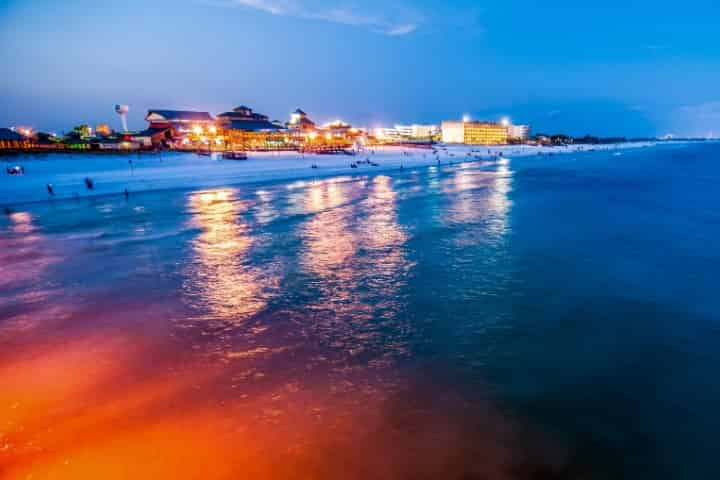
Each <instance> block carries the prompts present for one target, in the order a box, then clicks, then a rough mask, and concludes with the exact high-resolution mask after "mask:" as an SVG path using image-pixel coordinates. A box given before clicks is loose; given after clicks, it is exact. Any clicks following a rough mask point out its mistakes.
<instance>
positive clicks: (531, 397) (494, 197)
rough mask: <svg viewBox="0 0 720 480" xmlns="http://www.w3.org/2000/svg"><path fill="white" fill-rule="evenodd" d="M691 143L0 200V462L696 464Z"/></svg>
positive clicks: (708, 293)
mask: <svg viewBox="0 0 720 480" xmlns="http://www.w3.org/2000/svg"><path fill="white" fill-rule="evenodd" d="M39 161H40V160H36V159H25V158H20V159H13V162H15V163H17V162H21V163H24V164H25V165H26V168H28V165H29V167H32V166H33V162H39ZM42 161H43V162H46V163H44V164H43V165H45V167H43V168H47V162H49V161H51V160H42ZM168 161H172V160H168ZM269 161H270V160H269ZM719 161H720V145H718V144H714V143H697V144H669V145H661V146H655V147H648V148H638V149H626V150H623V151H595V152H591V151H585V152H576V153H567V154H561V155H552V156H550V155H543V156H526V157H518V158H501V159H498V160H484V161H476V162H463V163H455V164H448V163H447V162H444V163H442V164H440V165H432V164H428V165H410V166H409V167H407V168H403V169H402V170H400V169H394V170H391V171H381V172H378V171H373V170H372V169H371V168H369V167H368V168H364V169H363V168H361V169H359V170H358V171H357V172H352V173H353V174H352V175H350V174H344V173H337V174H334V175H331V176H324V177H318V178H304V179H291V180H277V179H275V180H272V181H264V182H263V181H256V182H253V183H244V184H227V185H222V186H217V185H213V186H207V185H203V186H202V187H197V188H158V189H153V190H151V191H145V192H140V193H135V192H133V193H132V194H131V195H130V197H129V198H127V199H125V198H124V197H123V196H122V195H102V196H97V197H79V198H65V199H54V200H53V199H50V200H43V201H33V202H26V203H23V202H19V203H17V202H15V203H12V204H9V208H10V211H9V212H7V213H6V214H5V215H3V216H2V218H0V265H2V268H1V269H0V478H3V479H5V478H8V479H10V478H29V477H28V475H32V478H34V479H37V478H81V477H93V478H98V477H102V478H108V479H114V478H166V477H173V478H256V479H262V478H298V479H302V478H307V479H310V478H313V479H317V478H323V479H324V478H344V479H355V478H356V479H361V478H362V479H370V478H373V479H395V478H398V479H424V478H428V479H430V478H456V479H475V478H477V479H515V478H517V479H540V478H543V479H546V478H558V479H565V478H568V479H569V478H583V479H617V478H632V479H636V480H637V479H657V478H698V479H700V478H702V479H706V478H718V477H719V476H720V464H718V462H717V459H716V458H715V457H716V455H715V450H716V444H715V441H716V435H717V432H718V431H719V430H720V410H719V409H718V408H717V405H720V382H719V381H718V380H717V373H716V370H717V368H716V367H717V365H720V348H719V346H720V295H718V294H717V290H718V287H717V284H718V272H719V271H720V241H718V239H719V238H720V208H719V207H720V196H718V193H717V192H718V188H717V185H718V182H720V163H719ZM123 168H125V167H123ZM158 168H160V167H158ZM28 169H29V170H30V169H31V168H28ZM58 175H59V177H58V178H62V175H61V174H58ZM28 178H30V177H28ZM100 178H102V177H100ZM8 185H12V184H11V183H8V182H7V181H6V182H4V183H3V188H6V187H7V186H8ZM7 188H12V187H7ZM0 197H2V198H10V197H12V193H10V194H9V193H8V191H7V190H6V191H5V192H4V193H3V194H2V195H0Z"/></svg>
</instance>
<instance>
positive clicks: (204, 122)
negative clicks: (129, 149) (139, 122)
mask: <svg viewBox="0 0 720 480" xmlns="http://www.w3.org/2000/svg"><path fill="white" fill-rule="evenodd" d="M145 121H146V122H148V130H166V129H170V130H171V136H172V137H173V138H182V137H184V136H186V135H192V134H195V135H201V134H202V133H204V132H207V131H209V130H212V128H213V127H214V126H215V119H213V117H212V116H211V115H210V114H209V113H208V112H194V111H190V110H148V113H147V115H146V116H145Z"/></svg>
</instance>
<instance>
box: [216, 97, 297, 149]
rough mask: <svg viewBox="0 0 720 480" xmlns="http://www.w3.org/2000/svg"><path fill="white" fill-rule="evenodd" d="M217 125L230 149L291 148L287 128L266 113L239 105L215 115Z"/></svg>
mask: <svg viewBox="0 0 720 480" xmlns="http://www.w3.org/2000/svg"><path fill="white" fill-rule="evenodd" d="M217 126H218V128H219V129H220V132H221V134H222V135H223V136H224V141H225V144H226V148H228V149H230V150H256V151H269V150H287V149H288V148H291V142H290V137H289V135H288V131H287V129H285V128H284V127H283V126H282V125H278V124H277V123H275V122H271V121H270V120H269V118H268V117H267V116H266V115H263V114H261V113H255V112H253V110H252V108H250V107H246V106H245V105H241V106H239V107H237V108H234V109H233V110H232V111H230V112H224V113H221V114H219V115H217Z"/></svg>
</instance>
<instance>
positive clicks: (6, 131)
mask: <svg viewBox="0 0 720 480" xmlns="http://www.w3.org/2000/svg"><path fill="white" fill-rule="evenodd" d="M32 146H33V142H32V141H31V137H30V136H29V135H22V134H20V133H18V132H16V131H15V130H12V129H10V128H0V150H23V149H28V148H32Z"/></svg>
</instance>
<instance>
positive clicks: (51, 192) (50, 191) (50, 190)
mask: <svg viewBox="0 0 720 480" xmlns="http://www.w3.org/2000/svg"><path fill="white" fill-rule="evenodd" d="M45 188H47V191H48V194H49V195H50V196H54V195H55V190H53V186H52V183H48V184H47V185H45Z"/></svg>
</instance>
